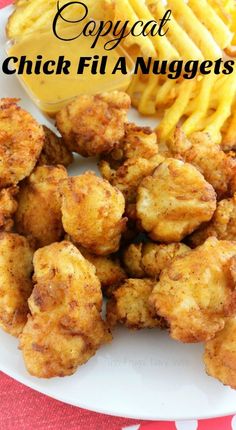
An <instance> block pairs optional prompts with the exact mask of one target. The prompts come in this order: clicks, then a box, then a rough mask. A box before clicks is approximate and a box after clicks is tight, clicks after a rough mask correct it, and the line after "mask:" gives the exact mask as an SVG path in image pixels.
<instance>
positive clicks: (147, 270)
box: [123, 243, 190, 279]
mask: <svg viewBox="0 0 236 430" xmlns="http://www.w3.org/2000/svg"><path fill="white" fill-rule="evenodd" d="M188 251H190V248H189V247H188V246H187V245H184V244H183V243H171V244H169V245H159V244H156V243H139V244H131V245H129V246H128V247H127V248H126V250H125V251H124V255H123V261H124V265H125V268H126V271H127V273H128V274H129V275H130V276H132V277H133V278H144V277H147V278H153V279H158V278H159V276H160V273H161V271H162V270H163V269H165V268H166V267H167V266H168V265H169V264H170V262H171V261H172V260H173V259H174V258H176V257H178V256H179V255H183V254H185V253H186V252H188Z"/></svg>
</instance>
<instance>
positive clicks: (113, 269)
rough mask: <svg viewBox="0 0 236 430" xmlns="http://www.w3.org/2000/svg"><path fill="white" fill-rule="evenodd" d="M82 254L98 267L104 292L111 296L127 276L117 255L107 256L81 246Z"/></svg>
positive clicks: (98, 274) (97, 271) (97, 273)
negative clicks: (91, 251)
mask: <svg viewBox="0 0 236 430" xmlns="http://www.w3.org/2000/svg"><path fill="white" fill-rule="evenodd" d="M79 250H80V252H81V254H82V255H83V257H84V258H86V260H88V261H89V262H90V263H92V264H93V265H94V266H95V268H96V275H97V277H98V279H99V281H100V282H101V286H102V291H103V293H104V294H105V295H106V296H107V297H109V296H110V295H111V293H112V291H113V290H114V289H115V288H116V287H117V286H118V285H119V284H121V282H123V281H124V280H125V279H126V278H127V274H126V273H125V271H124V269H123V268H122V267H121V264H120V261H119V258H118V257H117V256H116V255H109V256H107V257H104V256H99V255H94V254H91V253H90V252H88V251H87V250H86V249H84V248H81V247H79Z"/></svg>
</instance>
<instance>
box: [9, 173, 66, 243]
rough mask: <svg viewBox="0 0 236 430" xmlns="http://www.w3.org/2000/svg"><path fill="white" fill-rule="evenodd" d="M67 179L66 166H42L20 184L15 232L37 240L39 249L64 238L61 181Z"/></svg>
mask: <svg viewBox="0 0 236 430" xmlns="http://www.w3.org/2000/svg"><path fill="white" fill-rule="evenodd" d="M65 178H67V172H66V170H65V168H64V167H63V166H57V167H55V166H40V167H37V168H36V169H35V171H34V172H33V173H32V174H31V175H30V177H29V178H27V179H26V181H24V183H22V184H21V187H20V192H19V194H18V209H17V212H16V216H15V224H16V230H17V232H18V233H21V234H23V235H26V236H32V237H33V238H34V239H35V240H36V245H37V247H42V246H45V245H49V244H50V243H53V242H56V241H58V240H60V239H61V238H62V237H63V234H64V230H63V226H62V214H61V195H60V192H59V184H60V181H62V180H63V179H65Z"/></svg>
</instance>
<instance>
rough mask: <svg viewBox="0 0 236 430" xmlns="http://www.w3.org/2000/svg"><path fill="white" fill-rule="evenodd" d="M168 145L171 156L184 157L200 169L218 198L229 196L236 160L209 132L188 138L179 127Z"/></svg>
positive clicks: (198, 133)
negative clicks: (224, 150)
mask: <svg viewBox="0 0 236 430" xmlns="http://www.w3.org/2000/svg"><path fill="white" fill-rule="evenodd" d="M168 146H169V149H170V151H171V154H172V155H171V156H173V157H182V158H183V159H184V161H186V162H188V163H191V164H192V165H193V166H195V167H196V168H197V169H199V171H200V172H201V173H202V174H203V176H204V177H205V179H206V180H207V182H209V183H210V184H211V185H212V186H213V188H214V189H215V191H216V193H217V196H218V198H223V197H225V196H226V197H228V196H229V194H230V192H231V182H232V180H233V178H234V177H235V175H236V160H235V158H233V157H231V156H230V154H226V153H224V152H223V151H222V150H221V148H220V146H218V145H217V144H216V143H214V142H213V141H212V140H211V138H210V136H209V135H208V134H206V133H202V132H197V133H193V134H192V135H191V136H190V138H189V139H187V138H186V136H185V135H184V133H183V132H182V130H181V129H180V128H177V129H176V131H175V134H174V137H173V139H172V140H171V142H170V143H169V145H168Z"/></svg>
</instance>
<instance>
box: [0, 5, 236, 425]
mask: <svg viewBox="0 0 236 430" xmlns="http://www.w3.org/2000/svg"><path fill="white" fill-rule="evenodd" d="M9 11H10V8H6V9H4V10H1V11H0V28H1V34H0V47H1V48H0V63H1V62H2V60H3V57H4V55H5V54H4V44H5V37H4V27H5V22H6V18H7V16H8V14H9ZM11 96H12V97H20V98H21V99H22V102H21V105H22V106H23V107H24V108H26V109H28V110H29V111H30V112H31V113H32V114H33V115H34V116H35V117H36V118H37V119H38V120H39V121H41V122H43V123H47V120H46V119H45V117H44V116H43V115H42V114H41V112H39V110H38V109H37V108H36V107H35V106H34V105H33V103H32V102H31V101H30V100H29V98H28V96H27V95H26V94H25V92H24V90H23V89H22V88H21V86H20V85H19V83H18V81H17V78H16V77H14V76H6V75H3V74H2V73H1V74H0V97H11ZM130 118H131V119H132V120H135V119H136V120H138V121H139V123H142V124H146V125H147V124H150V125H152V124H151V122H150V121H149V120H147V119H140V118H139V117H138V115H137V113H135V112H134V111H133V112H132V114H131V117H130ZM94 167H95V163H91V161H84V160H82V159H78V160H77V162H76V163H74V166H73V169H72V171H71V173H73V174H78V173H81V172H82V171H83V170H86V169H87V168H93V169H94ZM17 343H18V342H17V340H15V339H13V338H11V337H10V336H9V335H7V334H5V333H4V332H0V370H2V371H3V372H5V373H7V374H8V375H10V376H12V377H13V378H15V379H16V380H18V381H20V382H22V383H23V384H25V385H27V386H29V387H31V388H34V389H35V390H37V391H39V392H41V393H44V394H47V395H49V396H51V397H54V398H55V399H58V400H62V401H64V402H66V403H69V404H71V405H75V406H80V407H82V408H86V409H90V410H93V411H97V412H102V413H107V414H111V415H117V416H123V417H130V418H139V419H150V420H155V419H156V420H157V419H162V420H178V419H191V418H206V417H207V418H208V417H214V416H222V415H228V414H231V413H232V414H233V413H235V412H236V392H235V391H233V390H231V389H229V388H226V387H223V385H221V384H220V383H219V382H217V381H216V380H214V379H212V378H209V377H208V376H207V375H206V374H205V372H204V366H203V363H202V353H203V347H202V346H201V345H182V344H180V343H177V342H174V341H172V340H171V339H170V338H168V335H167V333H162V332H160V331H159V330H150V331H147V330H144V331H141V332H138V333H135V332H130V331H128V330H126V329H123V328H120V329H118V330H117V331H116V332H115V333H114V341H113V343H112V344H111V345H109V346H105V347H103V348H102V349H101V350H100V351H99V352H98V353H97V355H96V356H95V357H94V358H92V359H91V360H90V361H89V363H88V364H86V365H85V366H83V367H81V368H80V369H79V370H78V371H77V373H76V374H75V375H74V376H71V377H67V378H64V379H59V378H57V379H53V380H49V381H47V380H38V379H36V378H33V377H31V376H29V375H28V374H27V372H26V370H25V368H24V364H23V360H22V356H21V353H20V351H19V350H18V349H17Z"/></svg>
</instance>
